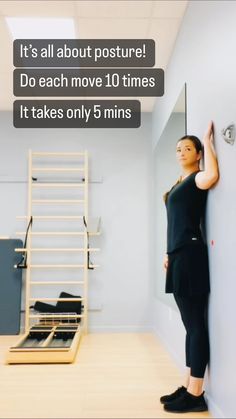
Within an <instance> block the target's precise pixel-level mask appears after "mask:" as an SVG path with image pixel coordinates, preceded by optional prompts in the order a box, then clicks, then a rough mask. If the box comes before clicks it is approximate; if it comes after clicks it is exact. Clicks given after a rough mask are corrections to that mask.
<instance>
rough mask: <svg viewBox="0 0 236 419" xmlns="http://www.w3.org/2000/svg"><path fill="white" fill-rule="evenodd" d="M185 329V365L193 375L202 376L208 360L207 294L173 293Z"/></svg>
mask: <svg viewBox="0 0 236 419" xmlns="http://www.w3.org/2000/svg"><path fill="white" fill-rule="evenodd" d="M174 297H175V301H176V303H177V306H178V308H179V311H180V314H181V318H182V321H183V324H184V326H185V329H186V342H185V352H186V366H187V367H189V368H190V374H191V376H193V377H197V378H203V377H204V373H205V369H206V366H207V364H208V361H209V338H208V327H207V307H208V294H203V295H197V296H192V297H180V296H177V295H175V294H174Z"/></svg>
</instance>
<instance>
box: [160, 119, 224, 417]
mask: <svg viewBox="0 0 236 419" xmlns="http://www.w3.org/2000/svg"><path fill="white" fill-rule="evenodd" d="M203 146H204V170H200V168H199V164H200V160H201V157H202V144H201V141H200V140H199V139H198V138H197V137H195V136H191V135H190V136H189V135H187V136H185V137H182V138H181V139H180V140H179V141H178V143H177V149H176V154H177V160H178V161H179V164H180V166H181V171H182V175H181V177H180V179H179V180H178V182H177V183H176V184H175V185H174V186H173V187H172V189H171V190H170V191H169V192H167V193H166V194H165V196H164V199H165V204H166V209H167V220H168V228H167V255H166V258H165V260H164V268H165V269H166V292H167V293H173V294H174V298H175V301H176V303H177V306H178V308H179V311H180V314H181V318H182V321H183V324H184V326H185V329H186V342H185V351H186V367H187V376H186V382H185V383H184V385H182V387H179V388H178V389H177V390H176V391H175V392H174V393H172V394H169V395H166V396H162V397H161V398H160V401H161V403H164V409H165V410H167V411H169V412H178V413H183V412H192V411H196V412H199V411H205V410H207V405H206V402H205V399H204V396H203V394H204V392H203V379H204V374H205V369H206V366H207V364H208V361H209V341H208V331H207V322H206V311H207V304H208V295H209V291H210V286H209V269H208V252H207V244H206V242H205V239H204V234H203V229H202V221H203V218H204V213H205V207H206V200H207V193H208V189H210V188H211V187H212V186H213V185H214V184H215V183H216V182H217V180H218V178H219V174H218V164H217V158H216V154H215V151H214V146H213V123H212V122H210V124H209V126H208V129H207V131H206V133H205V135H204V138H203Z"/></svg>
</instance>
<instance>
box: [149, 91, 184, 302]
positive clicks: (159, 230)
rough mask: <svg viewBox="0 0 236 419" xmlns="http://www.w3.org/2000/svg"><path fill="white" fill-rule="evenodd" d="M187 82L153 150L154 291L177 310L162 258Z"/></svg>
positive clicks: (175, 175)
mask: <svg viewBox="0 0 236 419" xmlns="http://www.w3.org/2000/svg"><path fill="white" fill-rule="evenodd" d="M186 127H187V123H186V85H184V87H183V89H182V91H181V92H180V94H179V97H178V100H177V102H176V105H175V107H174V109H173V111H172V113H171V115H170V117H169V120H168V122H167V124H166V126H165V129H164V130H163V132H162V135H161V137H160V139H159V141H158V143H157V145H156V147H155V150H154V185H155V186H154V191H155V197H154V200H155V201H154V207H155V208H154V214H155V216H154V222H155V244H154V249H155V251H154V254H155V257H154V261H155V294H156V297H157V298H158V299H160V300H162V301H163V302H164V303H165V304H168V305H170V306H171V307H173V308H175V309H176V304H175V301H174V298H173V295H172V294H165V277H166V271H165V270H164V267H163V260H164V256H165V254H166V232H167V221H166V208H165V203H164V200H163V195H164V194H165V193H166V192H167V191H169V190H170V189H171V187H172V186H173V185H174V183H176V181H177V179H178V178H179V175H180V172H179V166H178V164H177V161H176V143H177V141H178V139H179V138H181V137H183V136H184V135H186V133H187V132H186V131H187V128H186Z"/></svg>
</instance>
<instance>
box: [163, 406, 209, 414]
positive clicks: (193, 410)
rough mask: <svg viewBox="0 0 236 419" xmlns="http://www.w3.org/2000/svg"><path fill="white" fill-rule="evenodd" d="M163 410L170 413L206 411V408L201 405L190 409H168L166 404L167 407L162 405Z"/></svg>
mask: <svg viewBox="0 0 236 419" xmlns="http://www.w3.org/2000/svg"><path fill="white" fill-rule="evenodd" d="M164 410H165V411H166V412H170V413H188V412H207V411H208V408H207V407H204V406H202V407H200V406H199V407H192V408H191V409H185V410H169V409H168V406H167V409H166V407H165V406H164Z"/></svg>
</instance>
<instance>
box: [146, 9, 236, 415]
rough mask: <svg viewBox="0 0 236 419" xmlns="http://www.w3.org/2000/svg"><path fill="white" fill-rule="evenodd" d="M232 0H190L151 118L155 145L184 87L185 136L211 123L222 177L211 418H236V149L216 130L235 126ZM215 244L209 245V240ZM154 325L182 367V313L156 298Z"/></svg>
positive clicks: (214, 209) (213, 257) (215, 211)
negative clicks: (185, 101) (184, 86)
mask: <svg viewBox="0 0 236 419" xmlns="http://www.w3.org/2000/svg"><path fill="white" fill-rule="evenodd" d="M235 16H236V2H234V1H204V2H203V1H191V2H189V6H188V8H187V11H186V14H185V16H184V19H183V24H182V28H181V30H180V33H179V36H178V39H177V42H176V44H175V49H174V52H173V55H172V59H171V62H170V63H169V66H168V69H167V72H166V82H165V85H166V93H165V96H164V97H163V98H162V99H161V100H160V99H159V100H158V101H157V105H156V110H155V111H154V113H153V144H155V143H156V142H157V141H158V138H159V137H160V135H161V132H162V130H163V128H164V126H165V124H166V121H167V120H168V118H169V115H170V113H171V110H172V108H173V106H174V104H175V101H176V98H177V95H178V92H179V91H180V90H181V88H182V86H183V83H184V82H186V83H187V92H188V93H187V120H188V133H189V134H191V133H193V134H195V135H198V136H200V137H202V135H203V133H204V131H205V129H206V127H207V124H208V121H209V120H210V119H212V120H213V121H214V123H215V142H216V150H217V154H218V160H219V167H220V180H219V182H218V184H217V186H216V187H215V188H213V189H212V190H211V191H210V192H209V199H208V207H207V237H208V248H209V256H210V275H211V298H210V310H209V325H210V341H211V362H210V370H209V377H208V378H209V379H208V385H207V392H208V396H209V404H210V408H211V410H212V412H213V415H214V417H231V418H233V417H235V416H236V405H235V396H236V374H235V372H236V357H235V348H236V328H235V318H236V305H235V293H236V281H235V272H236V258H235V248H236V247H235V244H236V241H235V229H236V222H235V213H236V211H235V209H236V205H235V196H236V194H235V192H236V172H235V167H236V166H235V162H236V145H234V146H230V145H228V144H226V143H225V142H224V140H223V139H222V137H221V129H222V128H223V127H225V126H226V125H227V124H228V123H230V122H234V123H236V105H235V103H236V102H235V92H236V89H235V88H236V78H235V68H236V56H235V47H236V25H235ZM212 240H214V245H212V244H211V241H212ZM153 316H154V324H155V330H156V332H157V333H158V334H159V335H160V336H162V338H163V340H164V341H165V342H166V345H167V346H168V347H169V349H170V351H171V352H172V354H173V356H174V357H175V358H176V360H177V361H178V363H179V365H183V362H184V351H183V338H184V330H183V327H182V325H181V322H180V318H179V315H178V314H176V312H175V311H174V310H172V309H170V308H169V307H168V306H167V305H166V304H163V303H162V302H160V301H158V299H156V298H154V314H153Z"/></svg>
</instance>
